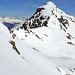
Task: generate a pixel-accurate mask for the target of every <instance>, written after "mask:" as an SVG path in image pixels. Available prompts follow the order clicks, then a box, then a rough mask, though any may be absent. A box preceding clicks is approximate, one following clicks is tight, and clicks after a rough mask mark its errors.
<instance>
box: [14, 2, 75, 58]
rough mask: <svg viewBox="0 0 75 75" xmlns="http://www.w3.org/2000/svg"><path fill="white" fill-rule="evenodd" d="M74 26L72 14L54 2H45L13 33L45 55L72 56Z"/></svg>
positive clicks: (74, 37) (74, 36) (74, 19)
mask: <svg viewBox="0 0 75 75" xmlns="http://www.w3.org/2000/svg"><path fill="white" fill-rule="evenodd" d="M74 28H75V18H74V17H73V16H69V15H68V14H66V13H65V12H63V11H62V10H60V9H59V8H58V7H57V6H56V5H55V4H54V3H52V2H47V3H46V4H45V5H43V6H41V7H39V8H38V9H37V10H36V12H35V14H34V15H33V16H32V17H31V18H29V19H27V20H26V21H25V23H24V24H23V26H22V27H20V28H18V30H14V33H15V34H16V35H17V36H18V37H19V38H20V39H22V40H23V41H24V42H26V43H27V44H28V45H30V46H32V47H33V48H34V47H35V48H36V49H38V50H39V52H43V53H44V54H45V55H46V54H49V55H50V56H62V57H63V56H66V57H73V58H74V55H75V53H74V52H75V51H74V49H75V33H74V32H75V29H74ZM71 52H72V53H73V54H71Z"/></svg>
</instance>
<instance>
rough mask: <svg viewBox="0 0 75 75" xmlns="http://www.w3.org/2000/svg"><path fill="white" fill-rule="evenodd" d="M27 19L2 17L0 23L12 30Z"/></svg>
mask: <svg viewBox="0 0 75 75" xmlns="http://www.w3.org/2000/svg"><path fill="white" fill-rule="evenodd" d="M26 19H27V17H0V22H2V23H3V24H4V25H5V26H7V27H8V28H9V29H11V28H13V27H15V26H17V25H22V24H23V23H24V22H25V20H26Z"/></svg>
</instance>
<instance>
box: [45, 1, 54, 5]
mask: <svg viewBox="0 0 75 75" xmlns="http://www.w3.org/2000/svg"><path fill="white" fill-rule="evenodd" d="M45 5H55V4H54V3H53V2H51V1H49V2H47V3H46V4H45Z"/></svg>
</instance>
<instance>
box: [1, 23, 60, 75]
mask: <svg viewBox="0 0 75 75" xmlns="http://www.w3.org/2000/svg"><path fill="white" fill-rule="evenodd" d="M10 40H12V41H14V42H15V44H16V47H17V49H18V51H19V52H20V55H19V54H18V53H17V52H16V51H15V50H14V49H13V48H12V45H11V44H10V43H9V41H10ZM50 74H51V75H61V73H60V72H59V71H58V70H57V68H56V67H55V66H54V65H53V63H52V62H51V61H50V60H49V59H47V58H46V57H45V56H42V55H40V54H39V53H37V52H35V51H34V50H33V48H32V47H30V46H28V45H27V44H25V43H24V42H22V41H21V40H20V39H19V38H18V37H16V38H15V39H13V38H12V37H11V35H10V33H9V30H8V29H7V27H5V26H4V25H3V24H2V23H0V75H50Z"/></svg>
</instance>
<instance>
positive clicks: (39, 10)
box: [35, 7, 45, 14]
mask: <svg viewBox="0 0 75 75" xmlns="http://www.w3.org/2000/svg"><path fill="white" fill-rule="evenodd" d="M42 10H45V9H44V8H43V7H42V8H38V9H37V10H36V12H35V14H37V13H38V12H41V11H42Z"/></svg>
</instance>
